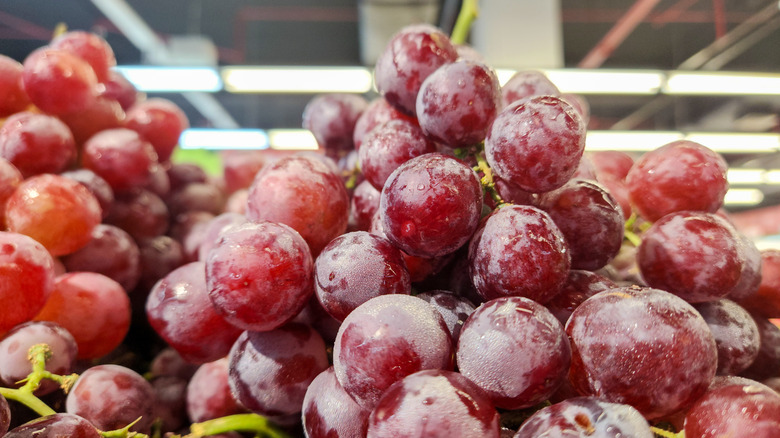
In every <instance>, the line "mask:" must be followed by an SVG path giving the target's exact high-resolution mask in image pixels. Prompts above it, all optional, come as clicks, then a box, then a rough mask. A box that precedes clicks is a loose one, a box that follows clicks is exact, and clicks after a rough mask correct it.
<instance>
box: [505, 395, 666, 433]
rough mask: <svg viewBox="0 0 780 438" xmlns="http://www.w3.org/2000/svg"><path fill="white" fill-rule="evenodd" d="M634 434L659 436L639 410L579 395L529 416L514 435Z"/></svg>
mask: <svg viewBox="0 0 780 438" xmlns="http://www.w3.org/2000/svg"><path fill="white" fill-rule="evenodd" d="M590 436H593V437H632V438H653V437H654V436H655V435H654V434H653V432H652V430H651V429H650V425H649V424H647V420H645V419H644V417H642V414H640V413H639V411H637V410H636V409H634V408H632V407H631V406H629V405H625V404H620V403H609V402H606V401H603V400H599V399H597V398H595V397H575V398H572V399H569V400H564V401H562V402H560V403H556V404H554V405H552V406H547V407H545V408H542V409H540V410H538V411H536V412H534V414H533V415H531V417H530V418H528V419H527V420H526V421H525V422H524V423H523V425H522V427H520V430H518V431H517V434H516V435H514V438H537V437H551V438H552V437H570V438H577V437H583V438H585V437H590Z"/></svg>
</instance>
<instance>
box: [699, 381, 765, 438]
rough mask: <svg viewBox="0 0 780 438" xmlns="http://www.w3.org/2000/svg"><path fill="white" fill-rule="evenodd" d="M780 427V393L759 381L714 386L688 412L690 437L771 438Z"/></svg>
mask: <svg viewBox="0 0 780 438" xmlns="http://www.w3.org/2000/svg"><path fill="white" fill-rule="evenodd" d="M778 430H780V394H778V393H777V392H775V391H773V390H772V389H771V388H768V387H766V386H764V385H762V384H760V383H758V382H751V381H747V382H734V383H731V384H728V383H725V384H723V385H720V386H718V387H714V388H710V390H708V391H707V392H706V393H705V394H704V395H703V396H702V397H701V398H699V399H698V400H697V401H696V403H695V404H694V405H693V406H692V407H691V408H690V409H689V410H688V412H687V413H686V414H685V428H684V431H685V436H686V438H716V437H727V436H735V437H736V436H745V437H747V436H750V437H755V438H770V437H774V436H777V432H778Z"/></svg>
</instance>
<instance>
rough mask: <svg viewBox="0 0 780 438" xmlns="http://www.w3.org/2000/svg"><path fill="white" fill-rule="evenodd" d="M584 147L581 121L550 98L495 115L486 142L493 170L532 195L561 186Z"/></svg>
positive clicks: (567, 107)
mask: <svg viewBox="0 0 780 438" xmlns="http://www.w3.org/2000/svg"><path fill="white" fill-rule="evenodd" d="M584 149H585V124H584V123H583V121H582V118H581V117H580V115H579V114H577V112H576V111H575V110H574V108H572V106H571V105H569V104H568V103H567V102H565V101H563V100H561V99H559V98H557V97H553V96H539V97H534V98H531V99H528V100H521V101H518V102H515V103H513V104H511V105H510V106H508V107H507V108H505V109H504V110H503V111H501V113H499V114H498V116H497V117H496V119H495V121H493V125H492V126H491V128H490V131H489V132H488V135H487V138H486V139H485V154H486V158H487V161H488V164H490V168H491V169H493V172H495V173H496V174H497V175H498V176H499V177H501V178H502V179H505V180H507V181H508V182H510V183H512V184H514V185H516V186H518V187H520V188H521V189H523V190H526V191H529V192H533V193H541V192H549V191H550V190H555V189H557V188H558V187H561V186H562V185H564V184H565V183H566V181H568V180H569V179H570V178H571V177H572V176H573V175H574V172H576V170H577V165H578V164H579V162H580V158H581V157H582V153H583V151H584Z"/></svg>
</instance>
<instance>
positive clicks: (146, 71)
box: [115, 66, 223, 93]
mask: <svg viewBox="0 0 780 438" xmlns="http://www.w3.org/2000/svg"><path fill="white" fill-rule="evenodd" d="M115 69H116V71H118V72H119V73H121V74H122V75H123V76H124V77H125V78H126V79H127V80H128V81H130V83H131V84H133V86H135V88H136V89H137V90H138V91H143V92H168V93H170V92H175V93H182V92H189V91H202V92H207V93H215V92H217V91H221V90H222V88H223V86H222V78H221V77H220V75H219V72H218V71H217V69H215V68H209V67H149V66H122V67H116V68H115Z"/></svg>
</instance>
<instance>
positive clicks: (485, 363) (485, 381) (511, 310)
mask: <svg viewBox="0 0 780 438" xmlns="http://www.w3.org/2000/svg"><path fill="white" fill-rule="evenodd" d="M456 358H457V364H458V369H459V370H460V372H461V373H462V374H463V375H464V376H466V377H467V378H468V379H469V380H471V381H472V382H474V383H476V384H477V386H479V387H480V388H481V389H482V390H484V391H485V392H486V393H487V395H488V397H490V400H492V401H493V403H495V405H496V406H497V407H499V408H504V409H522V408H527V407H530V406H533V405H535V404H537V403H539V402H542V401H544V400H547V399H548V398H549V397H550V396H551V395H552V394H553V393H554V392H555V390H556V389H558V387H559V386H560V385H561V383H563V381H564V380H565V379H566V373H567V371H568V370H569V361H570V360H571V349H570V348H569V342H568V340H567V339H566V334H565V333H564V331H563V325H561V323H560V322H559V321H558V320H557V319H556V318H555V316H553V314H552V313H550V311H548V310H547V309H546V308H545V307H544V306H542V305H541V304H538V303H536V302H534V301H532V300H530V299H528V298H523V297H507V298H498V299H495V300H491V301H488V302H486V303H484V304H483V305H481V306H480V307H479V308H478V309H477V310H475V311H474V312H473V313H472V314H471V315H470V316H469V317H468V319H467V320H466V323H465V324H463V328H462V329H461V331H460V339H459V340H458V348H457V352H456Z"/></svg>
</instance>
